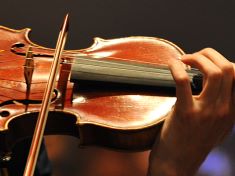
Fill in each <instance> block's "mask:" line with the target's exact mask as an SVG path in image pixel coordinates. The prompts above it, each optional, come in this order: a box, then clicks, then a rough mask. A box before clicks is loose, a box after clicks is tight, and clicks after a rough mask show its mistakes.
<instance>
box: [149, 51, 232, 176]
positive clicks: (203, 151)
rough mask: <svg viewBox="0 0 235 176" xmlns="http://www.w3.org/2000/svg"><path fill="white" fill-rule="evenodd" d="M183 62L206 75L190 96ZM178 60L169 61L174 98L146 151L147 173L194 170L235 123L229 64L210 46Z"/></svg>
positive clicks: (174, 174)
mask: <svg viewBox="0 0 235 176" xmlns="http://www.w3.org/2000/svg"><path fill="white" fill-rule="evenodd" d="M181 61H182V62H183V63H184V64H187V65H190V66H192V67H195V68H198V69H199V70H200V71H201V72H202V73H203V74H204V80H203V90H202V92H201V93H200V94H199V95H196V96H194V95H192V91H191V87H190V82H189V77H188V75H187V73H186V71H185V69H184V68H185V67H184V65H183V64H182V62H181ZM181 61H180V60H175V61H174V62H171V63H169V67H170V70H171V72H172V75H173V77H174V80H175V82H176V96H177V102H176V104H175V106H174V108H173V109H172V111H171V112H170V113H169V114H168V115H167V117H166V120H165V123H164V125H163V128H162V131H161V134H160V135H159V136H158V138H157V140H156V142H155V145H154V146H153V148H152V151H151V153H150V157H149V169H148V175H149V176H189V175H194V174H195V172H196V171H197V169H198V168H199V166H200V164H201V163H202V162H203V161H204V159H205V158H206V156H207V155H208V153H209V152H210V151H211V149H212V148H214V147H215V146H216V145H218V144H219V143H220V142H221V141H223V139H224V138H225V137H226V136H227V135H228V133H229V132H230V131H231V130H232V127H233V124H234V120H235V110H234V109H235V108H234V104H235V88H233V82H234V66H233V64H232V63H231V62H229V61H228V60H227V59H226V58H225V57H224V56H222V55H221V54H220V53H218V52H217V51H215V50H214V49H211V48H206V49H203V50H201V51H199V52H196V53H194V54H187V55H184V56H183V57H182V60H181ZM182 107H183V108H182Z"/></svg>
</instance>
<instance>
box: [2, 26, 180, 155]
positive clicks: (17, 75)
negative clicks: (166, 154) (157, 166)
mask: <svg viewBox="0 0 235 176" xmlns="http://www.w3.org/2000/svg"><path fill="white" fill-rule="evenodd" d="M29 32H30V29H24V30H12V29H9V28H6V27H0V151H10V150H11V148H12V147H13V146H14V145H15V143H16V142H17V141H19V140H22V139H24V138H26V137H31V136H32V134H33V132H34V127H35V123H36V120H37V115H38V111H39V110H40V105H41V100H42V98H43V94H44V90H45V87H46V83H47V79H48V77H49V73H50V66H51V62H52V57H51V55H53V53H54V49H49V48H45V47H42V46H39V45H37V44H35V43H33V42H32V41H30V39H29V37H28V34H29ZM19 43H20V44H23V45H24V47H22V48H21V47H18V48H16V47H15V46H17V44H19ZM29 46H31V47H32V53H33V54H34V57H33V66H32V67H33V68H29V67H28V66H27V65H26V60H27V59H28V58H26V56H25V53H26V52H27V48H28V47H29ZM22 53H24V54H22ZM182 54H184V53H183V51H182V50H181V49H180V48H178V47H177V46H176V45H174V44H172V43H171V42H168V41H166V40H162V39H158V38H151V37H127V38H120V39H112V40H104V39H100V38H95V41H94V44H93V45H92V46H91V47H89V48H87V49H81V50H66V51H64V55H63V56H62V59H63V62H62V63H61V67H60V73H59V76H58V79H57V83H56V88H55V90H54V95H53V98H52V101H51V105H50V112H49V118H48V122H47V125H46V130H45V135H51V134H61V135H72V136H75V137H77V138H78V139H79V143H80V145H81V146H88V145H98V146H103V147H108V148H113V149H118V150H120V149H121V150H130V151H133V150H145V149H149V148H151V146H152V145H153V142H154V141H155V138H156V136H157V134H158V133H159V131H160V129H161V126H162V124H163V122H164V116H165V115H166V114H167V113H168V112H169V111H170V110H171V108H172V106H173V105H174V103H175V101H176V98H175V95H174V92H173V93H172V92H171V93H170V94H169V92H167V93H166V92H165V91H164V90H163V88H162V87H154V88H153V87H151V88H146V89H145V88H144V87H139V86H133V85H129V84H125V85H120V84H116V83H109V82H99V81H86V80H81V81H71V79H70V77H71V72H72V70H71V67H72V65H73V63H74V61H75V60H76V59H82V58H83V57H80V56H84V55H85V56H90V57H92V58H94V59H97V60H109V61H115V62H116V61H118V62H119V61H121V62H127V63H138V64H145V65H151V66H153V65H154V66H158V65H161V66H162V65H166V64H167V63H168V62H169V61H170V60H171V59H178V58H180V56H181V55H182ZM27 72H31V73H32V79H31V82H30V86H29V85H27V84H26V76H25V74H27Z"/></svg>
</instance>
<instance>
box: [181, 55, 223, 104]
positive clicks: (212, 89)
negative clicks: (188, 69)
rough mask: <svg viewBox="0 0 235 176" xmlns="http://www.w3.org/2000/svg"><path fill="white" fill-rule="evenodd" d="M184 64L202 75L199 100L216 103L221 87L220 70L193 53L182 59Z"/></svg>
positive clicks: (204, 58) (201, 56) (206, 59)
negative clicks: (203, 80)
mask: <svg viewBox="0 0 235 176" xmlns="http://www.w3.org/2000/svg"><path fill="white" fill-rule="evenodd" d="M182 61H183V62H184V63H185V64H188V65H191V66H192V67H196V68H198V69H199V70H200V71H201V72H202V73H203V74H204V79H205V82H204V86H203V90H202V92H201V94H200V98H203V99H204V102H206V103H211V102H214V101H216V99H217V97H218V95H219V93H220V92H219V91H220V87H221V80H222V79H221V77H222V76H221V75H222V72H221V70H220V69H219V68H218V67H217V66H216V65H215V64H214V63H213V62H212V61H211V60H209V59H208V58H206V57H205V56H203V55H201V54H199V53H195V54H190V55H185V56H183V57H182Z"/></svg>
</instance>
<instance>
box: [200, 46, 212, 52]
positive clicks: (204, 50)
mask: <svg viewBox="0 0 235 176" xmlns="http://www.w3.org/2000/svg"><path fill="white" fill-rule="evenodd" d="M201 52H202V53H212V52H215V49H213V48H211V47H207V48H204V49H202V50H201Z"/></svg>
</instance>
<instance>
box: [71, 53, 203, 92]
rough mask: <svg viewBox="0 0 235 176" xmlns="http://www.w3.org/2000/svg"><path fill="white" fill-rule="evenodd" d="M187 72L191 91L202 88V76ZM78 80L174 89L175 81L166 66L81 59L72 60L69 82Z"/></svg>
mask: <svg viewBox="0 0 235 176" xmlns="http://www.w3.org/2000/svg"><path fill="white" fill-rule="evenodd" d="M186 71H187V72H188V75H189V78H190V82H191V86H192V89H193V90H195V91H196V92H198V91H201V88H202V74H201V73H200V71H198V70H197V69H190V70H186ZM80 80H88V81H102V82H114V83H121V84H134V85H143V86H158V87H175V81H174V79H173V77H172V75H171V72H170V70H169V69H168V67H166V66H153V65H149V64H140V63H126V62H122V61H107V60H98V59H91V58H88V57H82V58H80V59H76V60H74V63H73V65H72V69H71V79H70V81H71V82H78V81H80Z"/></svg>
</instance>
